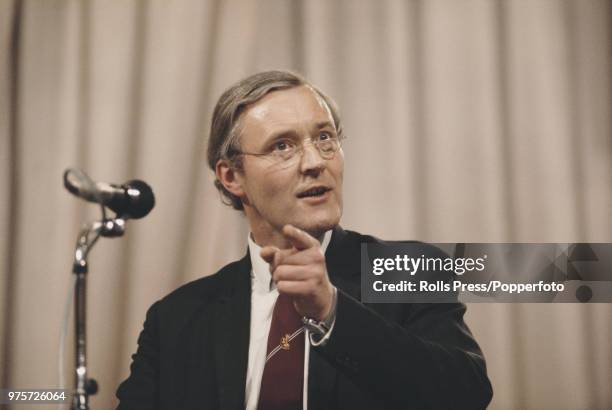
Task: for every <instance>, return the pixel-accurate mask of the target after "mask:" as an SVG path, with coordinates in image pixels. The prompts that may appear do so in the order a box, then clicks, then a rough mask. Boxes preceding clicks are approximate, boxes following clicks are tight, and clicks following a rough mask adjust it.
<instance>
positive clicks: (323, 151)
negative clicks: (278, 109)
mask: <svg viewBox="0 0 612 410" xmlns="http://www.w3.org/2000/svg"><path fill="white" fill-rule="evenodd" d="M343 139H344V137H343V136H338V135H336V134H335V133H331V132H327V131H325V132H321V133H319V135H318V136H317V137H316V138H311V139H310V140H302V141H301V142H297V141H296V140H295V139H290V138H283V139H278V140H275V141H273V142H272V143H271V144H270V145H269V146H268V147H267V148H266V149H265V150H264V152H245V151H238V152H237V154H239V155H252V156H254V157H261V158H267V159H269V160H271V161H273V162H276V163H287V162H289V161H291V160H293V159H295V158H298V157H299V155H301V154H302V153H303V152H304V147H305V145H306V144H307V143H310V144H312V145H314V146H315V147H316V148H317V150H318V151H319V154H320V155H321V158H323V159H332V158H334V156H335V155H336V152H338V151H339V150H340V148H341V147H342V140H343Z"/></svg>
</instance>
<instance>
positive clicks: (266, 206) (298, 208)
mask: <svg viewBox="0 0 612 410" xmlns="http://www.w3.org/2000/svg"><path fill="white" fill-rule="evenodd" d="M241 129H242V131H241V140H240V141H241V150H242V151H243V152H249V153H265V152H270V150H271V149H279V148H280V149H282V148H283V147H284V145H283V144H284V142H288V143H292V142H293V143H295V144H298V145H299V144H305V145H303V152H302V153H297V154H296V155H295V157H293V158H292V159H291V160H289V161H284V162H283V161H281V162H278V161H274V160H271V158H270V157H265V156H264V157H262V156H252V155H244V156H243V160H242V164H243V167H242V171H241V172H238V173H237V175H236V180H237V182H239V185H240V186H241V188H242V191H243V195H242V200H243V204H244V209H245V213H246V215H247V218H248V219H249V222H250V224H251V230H252V232H253V234H254V235H255V239H256V240H257V241H260V242H269V241H270V240H272V239H273V238H275V237H277V236H278V235H279V232H280V230H281V229H282V227H283V226H284V225H285V224H292V225H294V226H296V227H298V228H300V229H303V230H305V231H306V232H308V233H310V234H311V235H313V236H320V235H321V234H322V233H323V232H325V231H326V230H328V229H331V228H333V227H334V226H335V225H337V224H338V222H339V221H340V216H341V215H342V176H343V171H344V154H343V152H342V150H339V151H338V152H336V153H335V155H334V156H333V158H331V159H324V158H322V157H321V154H320V153H319V151H318V149H317V148H316V147H315V146H314V145H313V144H312V141H314V140H315V139H318V138H327V137H328V136H329V135H336V129H335V127H334V122H333V119H332V116H331V113H330V112H329V109H328V107H327V105H326V104H325V102H324V101H323V99H321V98H320V97H319V96H318V95H317V94H316V93H315V92H314V91H313V90H312V89H311V88H309V87H307V86H300V87H295V88H290V89H287V90H279V91H273V92H271V93H270V94H268V95H266V96H265V97H264V98H262V99H261V100H259V101H258V102H256V103H255V104H253V105H252V106H250V107H249V108H248V109H247V110H246V111H245V112H244V113H243V115H242V117H241ZM279 144H280V145H279ZM313 189H314V191H313Z"/></svg>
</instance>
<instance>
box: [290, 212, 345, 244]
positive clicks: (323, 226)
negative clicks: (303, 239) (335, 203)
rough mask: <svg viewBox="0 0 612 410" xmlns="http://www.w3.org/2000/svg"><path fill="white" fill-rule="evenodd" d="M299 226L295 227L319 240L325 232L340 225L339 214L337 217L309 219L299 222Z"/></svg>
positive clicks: (327, 216)
mask: <svg viewBox="0 0 612 410" xmlns="http://www.w3.org/2000/svg"><path fill="white" fill-rule="evenodd" d="M301 222H302V223H301V224H297V225H296V226H297V227H298V228H300V229H301V230H303V231H306V232H308V233H309V234H310V235H311V236H313V237H315V238H319V237H320V236H321V235H323V234H324V233H325V232H327V231H329V230H330V229H333V228H334V227H335V226H336V225H338V224H339V223H340V214H339V213H338V214H337V215H325V216H323V217H320V218H317V217H313V218H309V219H308V220H303V221H301Z"/></svg>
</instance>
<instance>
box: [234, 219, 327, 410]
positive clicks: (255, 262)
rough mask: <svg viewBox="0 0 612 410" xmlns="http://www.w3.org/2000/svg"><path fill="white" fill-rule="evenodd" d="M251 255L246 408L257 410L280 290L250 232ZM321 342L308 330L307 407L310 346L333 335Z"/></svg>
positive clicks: (306, 365)
mask: <svg viewBox="0 0 612 410" xmlns="http://www.w3.org/2000/svg"><path fill="white" fill-rule="evenodd" d="M331 234H332V231H331V230H330V231H327V232H325V234H324V235H323V240H322V241H321V249H322V250H323V252H325V250H326V249H327V245H328V244H329V241H330V240H331ZM248 240H249V255H250V257H251V266H252V271H251V337H250V340H249V361H248V367H247V377H246V386H245V408H246V409H247V410H256V409H257V403H258V401H259V390H260V388H261V378H262V376H263V371H264V365H265V364H266V353H267V352H266V350H267V347H268V333H269V332H270V325H271V323H272V311H273V310H274V304H275V303H276V298H277V297H278V290H277V289H276V285H275V284H274V282H273V281H272V275H271V274H270V268H269V266H268V263H267V262H266V261H264V260H263V259H262V257H261V255H260V252H261V247H260V246H259V245H257V244H256V243H255V241H253V239H252V238H251V235H250V234H249V238H248ZM332 330H333V329H330V330H329V332H328V333H327V334H326V335H325V337H324V338H323V339H322V340H320V341H318V342H314V341H311V340H310V339H311V338H310V335H309V332H308V331H306V335H305V336H306V337H305V338H304V339H305V344H306V346H305V349H304V410H306V409H307V406H308V403H307V401H308V394H307V393H308V358H309V355H310V345H311V344H312V343H313V342H314V345H315V346H317V345H319V344H321V343H324V342H325V341H326V340H327V339H328V338H329V335H330V334H331V331H332Z"/></svg>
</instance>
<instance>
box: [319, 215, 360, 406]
mask: <svg viewBox="0 0 612 410" xmlns="http://www.w3.org/2000/svg"><path fill="white" fill-rule="evenodd" d="M353 245H355V246H353ZM359 251H360V246H359V243H356V244H352V243H351V238H350V237H349V235H348V234H347V232H345V231H344V230H343V229H342V228H341V227H340V226H337V227H336V228H334V231H333V233H332V238H331V241H330V243H329V246H328V247H327V250H326V252H325V259H326V265H327V272H328V274H329V277H330V280H331V282H332V283H333V284H334V286H336V287H337V288H338V289H342V290H343V291H344V292H346V293H348V294H350V295H351V296H353V297H355V298H357V299H359V298H360V297H361V287H360V283H359V280H355V278H354V276H355V275H359V274H360V272H361V271H360V265H359V263H357V264H355V260H356V261H357V262H359V258H356V257H355V253H354V252H359ZM332 337H333V335H332ZM337 379H338V371H337V370H336V368H335V367H334V366H332V365H331V364H329V362H328V361H327V360H326V359H325V358H323V356H322V355H321V354H320V353H319V352H318V350H317V349H316V348H311V350H310V363H309V368H308V407H309V408H313V409H326V408H334V407H335V405H334V400H335V397H333V396H332V392H335V391H336V388H337V386H336V383H337Z"/></svg>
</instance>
